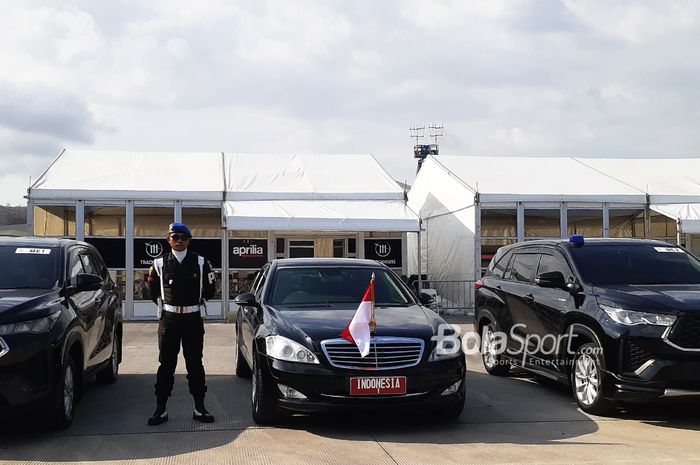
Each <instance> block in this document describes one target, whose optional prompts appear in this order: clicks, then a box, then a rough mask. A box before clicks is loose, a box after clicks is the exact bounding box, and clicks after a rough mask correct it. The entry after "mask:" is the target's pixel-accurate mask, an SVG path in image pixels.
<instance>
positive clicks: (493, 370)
mask: <svg viewBox="0 0 700 465" xmlns="http://www.w3.org/2000/svg"><path fill="white" fill-rule="evenodd" d="M497 349H498V344H497V342H496V328H495V325H494V324H493V323H489V324H487V325H484V327H483V328H482V329H481V360H482V362H483V363H484V368H485V369H486V371H487V372H488V374H490V375H495V376H504V375H506V374H507V373H508V372H509V371H510V363H508V361H507V360H506V359H505V358H504V357H503V354H499V353H498V350H497Z"/></svg>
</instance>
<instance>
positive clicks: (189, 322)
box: [155, 311, 207, 403]
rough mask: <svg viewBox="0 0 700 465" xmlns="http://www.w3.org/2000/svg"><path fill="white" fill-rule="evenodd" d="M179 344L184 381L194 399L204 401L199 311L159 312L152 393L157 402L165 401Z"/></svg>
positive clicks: (171, 383) (204, 390)
mask: <svg viewBox="0 0 700 465" xmlns="http://www.w3.org/2000/svg"><path fill="white" fill-rule="evenodd" d="M180 344H182V351H183V354H184V356H185V366H186V368H187V383H188V385H189V388H190V394H192V396H193V397H194V400H195V402H202V401H204V393H205V392H207V386H206V384H205V382H204V365H202V350H203V349H204V321H203V320H202V316H201V314H200V313H199V312H195V313H173V312H165V311H164V312H163V313H162V314H161V318H160V324H159V325H158V349H159V351H160V354H159V356H158V361H159V362H160V366H159V367H158V375H157V377H156V385H155V388H156V396H157V397H158V402H159V403H160V402H166V401H167V399H168V397H169V396H170V394H171V392H172V390H173V384H174V383H175V368H176V367H177V356H178V354H179V353H180Z"/></svg>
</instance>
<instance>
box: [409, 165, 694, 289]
mask: <svg viewBox="0 0 700 465" xmlns="http://www.w3.org/2000/svg"><path fill="white" fill-rule="evenodd" d="M408 206H409V207H410V208H411V209H412V210H414V211H416V212H418V213H419V216H420V218H421V222H422V231H421V236H422V237H421V246H420V249H419V247H418V245H417V243H416V239H415V238H412V237H409V248H408V251H409V274H417V273H418V271H419V269H420V271H421V272H422V273H424V274H427V277H428V279H429V280H431V281H433V282H435V281H440V282H445V281H455V280H460V281H468V280H474V279H477V278H478V277H479V276H480V272H481V266H482V263H481V259H482V256H481V247H482V240H485V241H488V240H489V238H490V237H491V236H490V235H489V236H484V237H482V225H481V214H482V212H483V211H484V210H490V211H492V212H493V211H497V210H498V209H501V211H505V210H508V209H509V210H510V211H516V212H517V215H515V214H514V215H513V218H515V216H517V225H516V226H513V228H512V229H514V230H517V237H515V236H516V233H515V232H512V233H511V234H506V236H511V237H508V238H506V239H507V240H506V241H504V240H502V239H499V240H500V241H501V242H500V243H506V242H513V241H515V240H518V241H522V240H526V239H528V237H525V234H524V231H525V229H526V228H525V224H524V223H525V218H527V216H526V212H527V211H530V210H534V211H537V210H538V209H540V210H541V211H543V210H542V209H544V210H549V211H551V212H554V213H553V218H557V217H558V218H559V220H557V222H558V228H557V229H558V230H557V231H556V234H554V237H560V236H565V235H566V234H567V231H568V229H567V228H568V226H570V225H571V224H572V222H571V221H572V217H573V215H575V214H577V212H582V211H585V210H586V209H588V211H591V212H594V213H593V214H596V215H599V216H598V217H597V218H598V221H600V223H599V226H598V227H599V228H600V231H602V235H603V236H604V235H606V234H608V231H609V226H611V225H610V224H609V223H608V222H612V220H611V218H612V217H613V215H612V212H613V211H614V212H615V213H616V215H618V216H616V217H615V218H621V217H623V216H620V215H623V214H624V213H621V212H630V214H634V212H637V211H642V212H643V211H644V210H647V209H648V210H653V211H656V212H658V213H661V214H662V215H664V216H667V217H669V218H672V219H675V220H678V222H679V224H680V226H681V230H682V232H684V233H699V232H700V159H697V158H696V159H598V158H573V157H565V158H546V157H472V156H428V157H427V158H426V159H425V161H424V163H423V165H422V168H421V170H420V172H419V173H418V175H417V177H416V180H415V182H414V184H413V187H412V189H411V191H410V193H409V200H408ZM528 209H530V210H528ZM598 212H599V213H598ZM567 215H568V222H567ZM645 218H648V215H646V216H645ZM513 221H515V220H513ZM645 221H646V220H645ZM618 226H619V225H618ZM616 233H617V234H619V229H618V230H616ZM674 234H675V233H674ZM550 236H552V234H549V235H548V237H550ZM674 240H675V237H674ZM495 243H498V241H495V240H494V241H492V243H491V244H489V246H490V247H494V246H496V245H494V244H495ZM419 250H420V262H421V263H420V266H419V264H418V263H419V258H418V257H419V252H418V251H419Z"/></svg>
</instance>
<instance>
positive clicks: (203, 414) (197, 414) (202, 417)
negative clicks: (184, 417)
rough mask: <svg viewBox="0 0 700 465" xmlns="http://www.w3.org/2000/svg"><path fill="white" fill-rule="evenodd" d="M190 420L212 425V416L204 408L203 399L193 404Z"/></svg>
mask: <svg viewBox="0 0 700 465" xmlns="http://www.w3.org/2000/svg"><path fill="white" fill-rule="evenodd" d="M192 419H193V420H197V421H201V422H202V423H213V422H214V415H212V414H211V413H209V411H208V410H207V408H206V407H205V406H204V399H202V400H197V402H195V403H194V412H192Z"/></svg>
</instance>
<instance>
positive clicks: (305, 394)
mask: <svg viewBox="0 0 700 465" xmlns="http://www.w3.org/2000/svg"><path fill="white" fill-rule="evenodd" d="M373 273H374V275H375V292H376V294H375V309H376V310H375V314H376V323H377V326H376V329H375V330H374V331H373V332H372V338H371V343H370V352H369V354H368V355H366V356H365V357H362V356H361V354H360V351H359V350H358V348H357V347H356V346H355V345H354V344H352V343H351V342H348V341H347V340H345V339H343V338H341V337H340V336H341V333H342V332H343V330H344V329H345V327H346V326H347V325H348V323H349V322H350V320H351V319H352V318H353V315H354V314H355V311H356V309H357V308H358V305H359V303H360V301H361V300H362V297H363V295H364V293H365V290H366V289H367V286H368V284H369V282H370V278H371V276H372V274H373ZM235 303H236V304H238V305H239V311H238V314H237V317H236V331H237V357H236V374H237V375H238V376H239V377H251V376H252V396H251V397H252V411H253V419H254V420H255V421H256V422H258V423H260V424H268V423H272V422H275V421H276V420H279V419H280V418H282V417H283V416H284V415H285V414H293V413H312V412H318V411H332V410H342V409H344V410H348V409H352V410H355V409H358V408H367V409H371V410H373V411H377V410H378V409H384V408H396V409H401V408H409V409H411V411H413V410H414V409H421V408H422V409H424V410H429V411H430V412H432V413H434V414H436V415H439V416H441V417H445V418H452V417H456V416H458V415H459V414H460V413H461V412H462V409H463V408H464V398H465V384H464V375H465V371H466V361H465V357H464V354H463V352H462V351H461V350H460V347H458V341H459V340H458V339H457V338H452V340H453V341H456V342H455V343H454V344H453V345H452V347H451V349H453V350H442V349H443V348H447V346H449V345H450V343H442V344H444V345H441V346H440V347H439V348H438V347H437V344H438V342H437V340H438V339H437V338H436V337H435V336H436V335H437V334H439V331H440V325H446V323H445V321H444V320H443V319H442V318H440V317H439V316H438V315H437V314H436V313H434V312H433V311H432V310H430V309H427V308H425V307H423V306H422V305H421V302H420V301H419V300H418V299H416V298H415V297H414V296H413V294H412V293H411V291H410V290H409V289H408V288H407V287H406V285H405V284H404V283H403V281H401V279H400V278H399V277H398V276H396V275H395V274H394V273H393V272H392V271H391V270H390V269H389V268H387V267H386V266H384V265H382V264H379V263H377V262H374V261H370V260H355V259H286V260H275V261H273V262H272V263H271V264H269V265H267V266H266V267H265V268H263V269H262V270H261V271H260V272H259V273H258V276H257V277H256V279H255V281H254V283H253V292H252V293H247V294H241V295H239V296H238V297H237V298H236V300H235ZM426 303H427V300H426ZM442 329H443V331H444V330H445V327H443V328H442ZM451 331H452V329H450V328H449V327H448V329H447V331H446V333H447V334H449V333H450V332H451ZM438 349H439V350H438Z"/></svg>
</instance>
